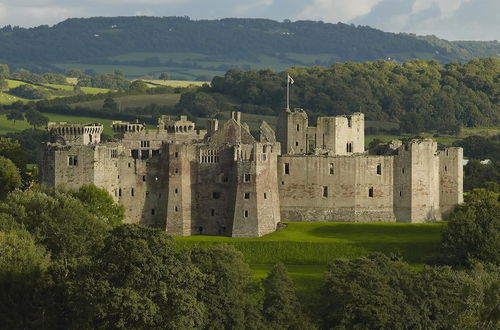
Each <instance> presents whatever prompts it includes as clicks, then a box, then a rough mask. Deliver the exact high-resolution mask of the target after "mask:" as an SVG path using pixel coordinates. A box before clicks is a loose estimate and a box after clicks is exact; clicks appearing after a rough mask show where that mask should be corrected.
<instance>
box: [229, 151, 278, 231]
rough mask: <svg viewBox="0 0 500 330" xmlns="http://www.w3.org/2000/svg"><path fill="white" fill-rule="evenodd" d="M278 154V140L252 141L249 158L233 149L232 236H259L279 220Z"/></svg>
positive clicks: (272, 227)
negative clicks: (234, 180) (253, 142)
mask: <svg viewBox="0 0 500 330" xmlns="http://www.w3.org/2000/svg"><path fill="white" fill-rule="evenodd" d="M278 155H279V144H278V143H255V144H254V145H253V150H252V153H251V156H250V158H248V159H245V157H244V156H242V153H241V152H239V150H238V148H235V162H236V164H235V165H236V166H235V168H236V176H237V183H236V184H237V187H236V190H235V198H234V200H235V204H234V217H233V229H232V236H233V237H260V236H263V235H266V234H269V233H272V232H274V231H275V230H276V226H277V224H278V222H279V221H280V208H279V191H278V177H277V171H276V169H277V160H278Z"/></svg>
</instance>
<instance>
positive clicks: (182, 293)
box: [74, 225, 204, 329]
mask: <svg viewBox="0 0 500 330" xmlns="http://www.w3.org/2000/svg"><path fill="white" fill-rule="evenodd" d="M82 275H85V276H82V277H81V279H80V280H79V281H78V282H77V283H75V288H74V290H75V291H76V298H75V299H77V300H76V302H75V304H78V306H81V308H79V309H78V310H77V313H78V315H77V316H76V317H75V320H77V323H78V326H76V327H78V328H115V329H125V328H135V329H137V328H141V329H144V328H157V329H158V328H162V329H187V328H198V327H200V326H201V325H202V321H203V314H204V306H203V304H200V303H198V302H197V300H196V295H197V292H198V290H199V287H200V286H201V285H202V283H203V281H204V278H203V276H202V274H201V273H200V272H199V271H197V269H196V268H195V267H193V265H192V264H191V263H190V262H189V259H187V258H184V257H182V255H181V254H179V253H178V252H177V251H176V248H175V244H174V241H173V239H172V238H171V237H170V236H169V235H168V234H167V233H165V232H164V231H160V230H157V229H151V228H146V227H142V226H139V225H122V226H120V227H117V228H115V229H114V230H113V231H112V233H111V235H110V236H109V237H108V239H107V240H106V243H105V246H104V248H103V249H102V250H101V251H100V252H99V253H98V255H97V256H96V258H95V262H94V263H93V264H92V265H91V266H90V267H89V268H88V269H87V270H85V271H84V273H82Z"/></svg>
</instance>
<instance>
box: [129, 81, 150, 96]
mask: <svg viewBox="0 0 500 330" xmlns="http://www.w3.org/2000/svg"><path fill="white" fill-rule="evenodd" d="M129 89H130V90H132V91H134V92H137V93H146V91H147V90H148V89H149V87H148V85H147V84H146V83H145V82H144V81H142V80H134V81H133V82H132V83H131V84H130V86H129Z"/></svg>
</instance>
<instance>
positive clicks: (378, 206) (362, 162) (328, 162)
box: [278, 155, 395, 221]
mask: <svg viewBox="0 0 500 330" xmlns="http://www.w3.org/2000/svg"><path fill="white" fill-rule="evenodd" d="M287 164H288V165H287ZM377 166H380V170H381V172H380V173H381V174H377ZM287 167H288V174H287ZM392 167H393V159H392V157H388V156H358V157H344V156H322V157H318V156H304V155H303V156H298V155H297V156H289V155H283V156H281V157H279V159H278V185H279V193H280V204H281V218H282V219H283V221H395V218H394V215H393V210H392V199H393V197H392V188H393V180H392ZM370 188H372V189H371V192H370Z"/></svg>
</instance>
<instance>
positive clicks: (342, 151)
mask: <svg viewBox="0 0 500 330" xmlns="http://www.w3.org/2000/svg"><path fill="white" fill-rule="evenodd" d="M113 131H114V133H115V140H114V141H111V142H104V143H103V142H101V140H100V136H101V133H102V125H100V124H88V125H77V124H68V123H51V124H50V125H49V132H50V134H51V142H50V143H49V144H48V145H47V147H46V152H45V156H44V161H43V164H42V166H41V177H42V181H43V182H44V183H46V184H49V185H51V186H60V187H63V188H67V189H75V188H78V187H79V186H81V185H84V184H95V185H97V186H99V187H102V188H104V189H106V190H107V191H109V192H110V194H111V195H112V196H113V198H114V199H115V200H116V201H117V202H118V203H120V204H121V205H123V206H124V207H125V211H126V221H127V222H130V223H143V224H146V225H149V226H154V227H160V228H164V229H165V230H166V231H168V232H170V233H172V234H173V235H196V234H207V235H227V236H233V237H257V236H262V235H265V234H268V233H271V232H273V231H275V230H276V226H277V224H278V222H280V221H358V222H390V221H392V222H395V221H397V222H430V221H437V220H440V219H441V217H442V214H443V213H447V212H449V211H450V210H451V209H452V208H453V207H454V206H455V205H457V204H459V203H461V202H462V193H463V191H462V185H463V172H462V149H460V148H448V149H445V150H440V151H437V144H436V143H435V142H434V141H432V140H430V139H423V140H412V141H406V142H405V143H403V142H402V141H393V142H392V143H391V144H390V146H389V148H388V150H387V152H386V153H385V154H384V155H369V154H367V153H366V152H365V150H364V116H363V114H360V113H357V114H352V115H349V116H338V117H319V118H318V120H317V125H316V126H309V125H308V118H307V114H306V113H305V112H304V111H303V110H301V109H294V110H290V109H285V110H283V111H282V112H281V114H280V116H279V119H278V131H277V138H276V136H275V133H274V131H273V129H272V128H271V127H270V126H269V125H268V124H266V123H265V122H263V123H262V125H261V127H260V132H259V134H258V135H259V136H257V137H254V136H252V134H251V133H250V130H249V128H248V126H247V125H246V124H245V123H242V122H241V115H240V113H238V112H233V113H232V116H231V119H229V120H228V121H227V122H226V123H224V125H222V127H220V128H219V123H218V121H217V120H215V119H210V120H209V122H208V130H207V131H200V130H197V129H196V128H195V124H194V123H193V122H191V121H189V120H187V118H186V117H185V116H181V118H180V120H174V119H172V118H170V117H167V116H163V117H161V118H160V119H159V121H158V129H157V130H146V129H145V125H143V124H140V123H125V122H113Z"/></svg>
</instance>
